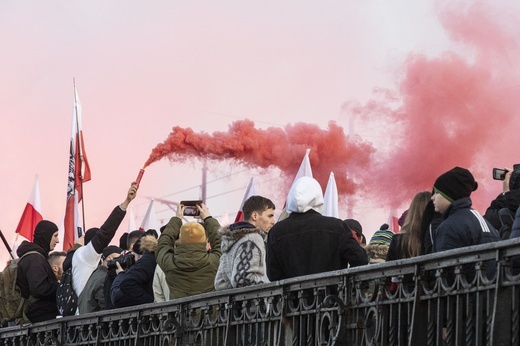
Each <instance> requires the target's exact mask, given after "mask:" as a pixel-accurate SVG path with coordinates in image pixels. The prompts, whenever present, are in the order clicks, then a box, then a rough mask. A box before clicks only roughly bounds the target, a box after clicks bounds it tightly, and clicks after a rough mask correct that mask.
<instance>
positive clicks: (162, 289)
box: [152, 265, 170, 303]
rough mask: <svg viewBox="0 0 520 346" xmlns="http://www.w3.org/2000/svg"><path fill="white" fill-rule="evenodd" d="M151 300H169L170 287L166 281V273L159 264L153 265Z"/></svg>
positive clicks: (157, 301)
mask: <svg viewBox="0 0 520 346" xmlns="http://www.w3.org/2000/svg"><path fill="white" fill-rule="evenodd" d="M152 286H153V301H154V302H156V303H159V302H167V301H168V300H170V287H168V283H167V282H166V275H165V274H164V272H163V270H162V269H161V267H159V265H156V266H155V273H154V275H153V284H152Z"/></svg>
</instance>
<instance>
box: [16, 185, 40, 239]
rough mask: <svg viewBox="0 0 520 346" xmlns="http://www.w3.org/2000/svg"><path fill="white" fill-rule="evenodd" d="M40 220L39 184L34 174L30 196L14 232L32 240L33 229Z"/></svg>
mask: <svg viewBox="0 0 520 346" xmlns="http://www.w3.org/2000/svg"><path fill="white" fill-rule="evenodd" d="M41 220H43V217H42V206H41V200H40V185H39V184H38V175H36V177H35V179H34V186H33V189H32V192H31V196H30V197H29V200H28V201H27V204H26V205H25V209H24V211H23V214H22V217H21V218H20V222H19V223H18V227H16V233H18V234H19V235H21V236H22V237H24V238H26V239H27V240H29V241H31V242H32V241H33V235H34V229H35V228H36V225H37V224H38V222H40V221H41Z"/></svg>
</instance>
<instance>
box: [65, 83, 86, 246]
mask: <svg viewBox="0 0 520 346" xmlns="http://www.w3.org/2000/svg"><path fill="white" fill-rule="evenodd" d="M89 180H90V167H89V164H88V160H87V155H86V154H85V145H84V143H83V132H82V130H81V103H80V102H79V97H78V92H77V91H76V86H75V85H74V109H73V111H72V131H71V138H70V155H69V180H68V185H67V206H66V209H65V219H64V221H63V227H64V236H63V238H64V239H63V250H64V251H67V250H68V249H70V248H71V247H72V246H73V245H74V241H75V240H76V239H77V238H79V237H80V236H81V235H82V234H84V232H85V231H84V229H83V227H84V225H83V222H81V220H79V213H78V204H79V202H81V200H82V199H83V183H84V182H87V181H89Z"/></svg>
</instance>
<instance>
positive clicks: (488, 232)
mask: <svg viewBox="0 0 520 346" xmlns="http://www.w3.org/2000/svg"><path fill="white" fill-rule="evenodd" d="M477 215H478V216H477ZM481 222H482V223H485V224H486V225H487V228H486V227H485V226H484V224H481ZM498 240H500V235H499V234H498V231H497V230H496V229H495V228H494V227H493V225H491V223H490V222H489V221H487V220H486V219H484V218H483V217H482V216H480V214H478V212H477V211H475V210H473V209H471V199H470V198H469V197H464V198H461V199H458V200H456V201H454V202H453V203H452V204H451V205H450V206H449V207H448V210H446V212H445V213H444V221H442V222H441V224H440V225H439V226H438V227H437V231H436V232H435V239H434V243H433V251H434V252H440V251H446V250H451V249H457V248H461V247H466V246H471V245H479V244H485V243H490V242H494V241H498ZM495 271H496V263H495V261H494V260H489V261H487V263H486V273H485V274H486V275H487V277H488V278H491V277H493V276H494V275H495ZM463 272H465V273H466V274H465V276H466V280H468V281H469V282H471V281H472V280H473V279H474V277H475V275H476V270H475V265H473V264H469V265H464V268H463ZM454 278H455V274H454V272H453V271H452V270H449V271H448V278H447V280H448V284H450V285H451V284H452V283H453V282H454V280H455V279H454Z"/></svg>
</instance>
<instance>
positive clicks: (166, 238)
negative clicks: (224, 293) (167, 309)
mask: <svg viewBox="0 0 520 346" xmlns="http://www.w3.org/2000/svg"><path fill="white" fill-rule="evenodd" d="M181 226H182V220H181V219H179V218H178V217H172V218H171V219H170V221H169V222H168V224H167V225H166V228H165V229H164V231H163V232H162V234H161V236H160V237H159V244H158V246H157V251H156V253H155V256H156V259H157V264H159V266H160V267H161V269H162V270H163V271H164V274H165V275H166V282H168V286H169V287H170V299H177V298H183V297H188V296H192V295H195V294H200V293H206V292H211V291H214V290H215V287H214V280H215V274H216V273H217V269H218V265H219V260H220V256H221V249H220V236H219V235H218V229H219V228H220V224H219V223H218V221H217V220H216V219H214V218H213V217H207V218H206V219H205V220H204V229H205V230H206V234H207V238H208V240H209V243H210V245H211V248H212V251H210V252H208V251H207V250H206V244H205V243H199V244H181V243H179V244H177V245H175V241H176V240H177V239H178V238H179V232H180V228H181Z"/></svg>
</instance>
